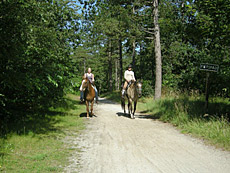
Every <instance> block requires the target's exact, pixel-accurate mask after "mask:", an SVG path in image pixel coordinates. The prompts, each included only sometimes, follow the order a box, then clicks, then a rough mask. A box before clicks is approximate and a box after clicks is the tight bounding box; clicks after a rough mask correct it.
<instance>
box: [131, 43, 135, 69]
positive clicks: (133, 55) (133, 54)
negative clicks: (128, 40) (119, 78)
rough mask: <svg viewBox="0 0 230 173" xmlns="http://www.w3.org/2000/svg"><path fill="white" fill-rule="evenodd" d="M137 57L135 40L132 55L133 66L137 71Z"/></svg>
mask: <svg viewBox="0 0 230 173" xmlns="http://www.w3.org/2000/svg"><path fill="white" fill-rule="evenodd" d="M135 56H136V41H135V40H134V41H133V53H132V59H133V60H132V64H133V68H134V69H135V67H136V59H135Z"/></svg>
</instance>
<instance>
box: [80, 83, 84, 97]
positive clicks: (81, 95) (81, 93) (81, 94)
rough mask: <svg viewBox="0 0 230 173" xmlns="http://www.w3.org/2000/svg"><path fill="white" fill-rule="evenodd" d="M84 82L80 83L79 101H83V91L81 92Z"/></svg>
mask: <svg viewBox="0 0 230 173" xmlns="http://www.w3.org/2000/svg"><path fill="white" fill-rule="evenodd" d="M83 82H84V80H83V81H82V83H81V86H80V100H81V101H83V97H84V93H83V90H82V84H83Z"/></svg>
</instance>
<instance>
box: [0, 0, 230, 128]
mask: <svg viewBox="0 0 230 173" xmlns="http://www.w3.org/2000/svg"><path fill="white" fill-rule="evenodd" d="M155 8H156V4H155V0H152V1H151V0H149V1H144V0H119V1H118V0H97V1H94V0H78V1H73V0H72V1H71V0H46V1H44V0H30V1H25V0H1V1H0V9H1V11H0V38H1V42H0V64H1V66H0V118H1V121H0V123H1V124H0V125H1V131H2V132H3V131H7V125H6V124H7V122H10V121H11V122H13V121H12V120H14V121H21V120H23V119H24V118H26V117H27V116H29V115H31V114H36V112H37V110H41V109H47V108H49V107H50V106H53V105H55V104H56V103H57V101H58V100H60V99H61V98H63V96H64V95H65V94H66V93H68V92H77V91H78V89H79V85H80V82H81V79H82V75H83V74H84V72H86V70H87V68H88V67H91V68H92V72H93V73H94V74H95V80H96V85H97V88H98V90H99V93H104V92H110V91H114V90H119V89H120V87H121V85H122V83H123V80H124V79H123V73H124V71H125V70H126V67H127V65H128V64H132V65H133V67H134V72H135V75H136V78H137V79H140V80H141V81H142V82H143V95H144V96H149V95H154V93H155V79H156V56H155V32H156V30H155V29H154V28H155V25H156V23H154V14H155V13H154V12H155ZM157 8H158V16H157V17H158V23H157V24H159V27H160V30H159V31H160V46H161V59H162V64H161V69H162V92H164V94H166V95H167V93H168V92H171V91H181V92H187V93H194V92H195V93H197V94H204V92H205V78H206V72H204V71H200V70H199V66H200V63H210V64H218V65H219V67H220V68H219V72H218V73H210V79H209V84H210V88H209V89H210V94H211V95H213V96H219V97H230V68H229V67H230V46H229V45H230V0H188V1H186V0H160V1H159V3H158V4H157ZM155 17H156V16H155Z"/></svg>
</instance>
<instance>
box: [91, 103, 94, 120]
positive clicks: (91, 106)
mask: <svg viewBox="0 0 230 173" xmlns="http://www.w3.org/2000/svg"><path fill="white" fill-rule="evenodd" d="M93 104H94V100H93V101H92V102H91V115H92V116H93V115H94V113H93Z"/></svg>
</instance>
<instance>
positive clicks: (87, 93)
mask: <svg viewBox="0 0 230 173" xmlns="http://www.w3.org/2000/svg"><path fill="white" fill-rule="evenodd" d="M83 80H84V81H83V84H82V90H83V91H84V99H85V104H86V111H87V118H89V104H90V103H91V115H94V114H93V103H94V98H95V90H94V88H93V86H92V84H91V83H90V81H89V80H88V79H87V78H85V79H83Z"/></svg>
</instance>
